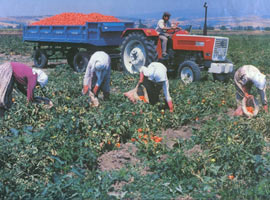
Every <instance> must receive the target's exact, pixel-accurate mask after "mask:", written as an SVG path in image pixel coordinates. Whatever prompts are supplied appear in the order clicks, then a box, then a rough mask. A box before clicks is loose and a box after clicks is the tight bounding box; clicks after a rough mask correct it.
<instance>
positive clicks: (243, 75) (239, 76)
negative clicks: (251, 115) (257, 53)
mask: <svg viewBox="0 0 270 200" xmlns="http://www.w3.org/2000/svg"><path fill="white" fill-rule="evenodd" d="M234 82H235V85H236V101H237V109H236V111H235V112H234V115H235V116H239V115H243V111H242V99H243V98H244V97H246V98H250V97H252V95H250V94H249V93H250V90H251V87H252V85H255V87H256V88H257V90H258V93H259V94H260V97H261V101H262V105H263V108H264V110H265V112H268V106H267V98H266V94H265V88H266V78H265V75H264V74H262V73H261V72H260V71H259V69H257V68H256V67H254V66H253V65H244V66H242V67H240V68H239V69H238V70H237V71H236V72H235V75H234Z"/></svg>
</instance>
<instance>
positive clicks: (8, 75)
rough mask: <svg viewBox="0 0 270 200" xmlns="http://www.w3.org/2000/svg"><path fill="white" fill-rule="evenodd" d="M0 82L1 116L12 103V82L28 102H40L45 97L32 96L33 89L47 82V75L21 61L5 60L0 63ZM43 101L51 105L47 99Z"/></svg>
mask: <svg viewBox="0 0 270 200" xmlns="http://www.w3.org/2000/svg"><path fill="white" fill-rule="evenodd" d="M0 82H1V84H0V85H1V86H0V115H1V116H3V115H4V112H5V111H6V110H7V109H9V108H10V107H11V105H12V91H13V87H14V84H16V86H17V88H18V90H19V91H21V92H22V93H23V94H24V95H26V96H27V101H28V102H36V103H40V102H41V101H43V100H44V99H45V98H44V99H43V98H40V97H34V90H35V87H36V86H37V85H40V86H41V87H44V86H45V85H46V84H47V83H48V76H47V75H46V74H45V73H44V72H43V71H42V70H40V69H33V68H31V67H29V66H27V65H25V64H23V63H18V62H7V63H4V64H2V65H0ZM47 100H48V99H47ZM45 103H47V104H50V105H51V106H52V102H51V101H49V100H48V102H46V101H45Z"/></svg>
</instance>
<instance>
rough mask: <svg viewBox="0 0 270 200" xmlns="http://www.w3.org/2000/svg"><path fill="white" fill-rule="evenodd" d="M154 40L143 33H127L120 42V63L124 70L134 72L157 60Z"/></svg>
mask: <svg viewBox="0 0 270 200" xmlns="http://www.w3.org/2000/svg"><path fill="white" fill-rule="evenodd" d="M157 58H158V57H157V52H156V45H155V42H154V40H152V39H149V38H147V37H146V36H145V35H144V34H143V33H140V32H133V33H131V34H129V35H127V36H126V37H125V38H124V39H123V42H122V44H121V65H122V69H123V70H124V71H125V72H128V73H131V74H136V73H138V72H139V70H140V68H141V67H142V66H147V65H149V64H150V63H151V62H154V61H157Z"/></svg>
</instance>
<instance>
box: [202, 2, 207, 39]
mask: <svg viewBox="0 0 270 200" xmlns="http://www.w3.org/2000/svg"><path fill="white" fill-rule="evenodd" d="M203 7H204V8H205V15H204V26H203V35H207V2H205V3H204V5H203Z"/></svg>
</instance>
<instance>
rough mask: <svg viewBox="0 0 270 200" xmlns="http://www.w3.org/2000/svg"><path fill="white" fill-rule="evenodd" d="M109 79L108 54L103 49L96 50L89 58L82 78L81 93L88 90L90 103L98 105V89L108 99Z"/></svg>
mask: <svg viewBox="0 0 270 200" xmlns="http://www.w3.org/2000/svg"><path fill="white" fill-rule="evenodd" d="M110 80H111V59H110V56H109V55H108V54H107V53H105V52H103V51H97V52H95V53H94V54H93V55H92V56H91V58H90V60H89V63H88V65H87V68H86V72H85V75H84V80H83V94H86V93H87V92H89V96H90V98H91V101H93V102H92V103H93V104H94V106H98V100H97V96H98V93H99V91H100V90H102V92H103V97H104V100H109V97H110ZM94 95H95V97H94Z"/></svg>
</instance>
